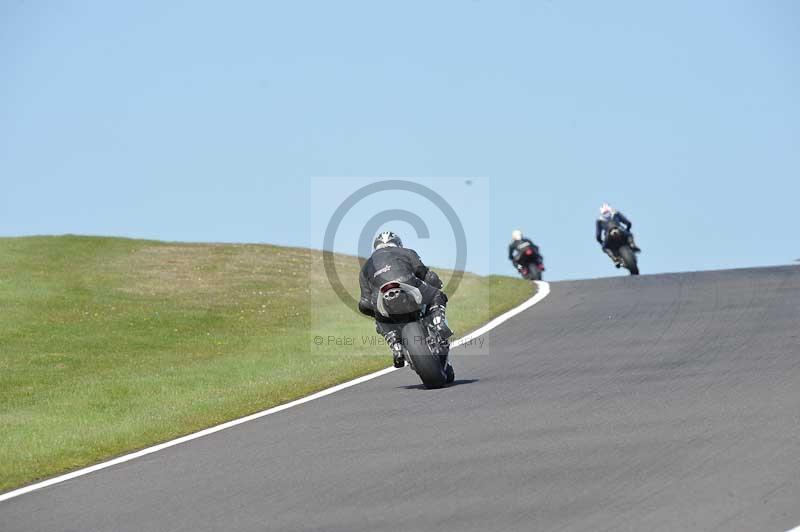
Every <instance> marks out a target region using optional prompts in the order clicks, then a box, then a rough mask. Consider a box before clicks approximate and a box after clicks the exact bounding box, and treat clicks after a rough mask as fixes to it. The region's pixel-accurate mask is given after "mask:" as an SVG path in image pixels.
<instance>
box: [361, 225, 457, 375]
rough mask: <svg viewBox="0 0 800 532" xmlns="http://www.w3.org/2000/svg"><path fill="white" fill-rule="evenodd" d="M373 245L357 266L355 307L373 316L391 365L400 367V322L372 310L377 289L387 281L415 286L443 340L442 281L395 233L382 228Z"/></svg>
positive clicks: (444, 298)
mask: <svg viewBox="0 0 800 532" xmlns="http://www.w3.org/2000/svg"><path fill="white" fill-rule="evenodd" d="M373 247H374V251H373V253H372V256H371V257H370V258H369V259H367V262H366V263H365V264H364V266H363V267H362V268H361V275H360V276H359V284H360V286H361V299H360V301H359V302H358V310H359V311H361V313H362V314H366V315H367V316H372V317H373V318H375V330H376V331H377V332H379V333H380V334H382V335H383V337H384V338H385V339H386V343H387V345H389V347H390V348H391V350H392V359H393V363H394V367H396V368H402V367H403V366H404V365H405V358H404V357H403V346H402V344H401V343H400V341H401V338H400V337H399V334H400V329H401V327H402V323H395V322H393V321H392V320H391V319H389V318H386V317H384V316H382V315H381V314H380V313H379V312H376V309H377V302H378V296H379V295H380V288H381V287H382V286H383V285H385V284H386V283H391V282H399V283H406V284H409V285H411V286H415V287H417V288H418V289H419V291H420V293H421V294H422V302H423V303H424V304H425V305H427V306H428V315H430V316H432V317H433V319H432V323H433V325H434V327H435V328H436V329H437V331H438V332H439V336H440V337H441V338H442V339H443V340H446V339H447V338H449V337H450V336H452V335H453V332H452V331H451V330H450V328H449V327H448V326H447V322H446V321H445V309H446V307H447V296H446V295H445V293H444V292H442V291H441V290H440V289H441V288H442V281H441V280H440V279H439V276H438V275H436V273H434V272H433V271H431V270H429V269H428V267H427V266H425V265H424V264H423V263H422V260H420V258H419V255H417V252H416V251H414V250H413V249H406V248H404V247H403V242H402V241H401V240H400V237H399V236H397V235H396V234H394V233H392V232H391V231H384V232H383V233H381V234H379V235H378V236H377V237H375V242H374V245H373Z"/></svg>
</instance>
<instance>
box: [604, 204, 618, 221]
mask: <svg viewBox="0 0 800 532" xmlns="http://www.w3.org/2000/svg"><path fill="white" fill-rule="evenodd" d="M615 212H616V211H615V210H614V209H613V208H612V207H611V205H609V204H608V203H603V205H601V206H600V218H602V219H603V220H605V221H607V222H610V221H611V218H613V217H614V213H615Z"/></svg>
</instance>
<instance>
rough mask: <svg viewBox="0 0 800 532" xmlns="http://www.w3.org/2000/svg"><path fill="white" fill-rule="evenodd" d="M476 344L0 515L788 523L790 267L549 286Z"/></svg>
mask: <svg viewBox="0 0 800 532" xmlns="http://www.w3.org/2000/svg"><path fill="white" fill-rule="evenodd" d="M483 338H484V340H485V342H484V344H483V345H482V346H481V345H480V344H479V343H476V344H475V345H472V346H470V347H467V348H457V349H456V350H455V352H456V353H457V355H456V356H455V357H454V365H455V368H456V379H457V381H456V383H455V384H454V385H453V386H451V387H448V388H445V389H441V390H425V389H422V388H421V387H420V386H419V385H418V382H419V381H418V379H417V377H416V375H415V374H414V373H413V372H411V371H410V370H402V371H397V372H394V373H391V374H389V375H386V376H383V377H380V378H377V379H374V380H371V381H368V382H366V383H363V384H359V385H357V386H354V387H352V388H348V389H346V390H343V391H341V392H338V393H336V394H333V395H330V396H328V397H325V398H322V399H319V400H316V401H313V402H310V403H306V404H304V405H301V406H298V407H296V408H292V409H289V410H286V411H283V412H280V413H277V414H274V415H270V416H267V417H264V418H261V419H258V420H256V421H252V422H248V423H245V424H243V425H239V426H237V427H234V428H231V429H229V430H225V431H222V432H218V433H215V434H212V435H210V436H207V437H203V438H200V439H197V440H193V441H191V442H188V443H185V444H181V445H177V446H175V447H171V448H168V449H166V450H163V451H160V452H157V453H154V454H150V455H147V456H145V457H143V458H139V459H135V460H132V461H130V462H126V463H124V464H120V465H117V466H113V467H110V468H108V469H104V470H101V471H97V472H94V473H91V474H88V475H86V476H83V477H80V478H76V479H73V480H70V481H67V482H64V483H62V484H58V485H55V486H50V487H47V488H43V489H41V490H38V491H34V492H32V493H28V494H24V495H21V496H19V497H16V498H13V499H11V500H8V501H5V502H2V503H0V530H2V531H3V532H15V531H24V532H35V531H81V532H84V531H114V532H124V531H135V532H148V531H260V532H261V531H272V530H281V531H300V530H303V531H306V530H314V531H327V532H331V531H342V532H344V531H348V532H353V531H361V530H363V531H382V530H386V531H398V530H426V531H473V530H474V531H480V532H486V531H500V530H503V531H505V530H520V531H522V530H525V531H529V530H558V531H576V530H591V531H602V530H615V531H616V530H670V531H672V530H723V529H724V530H726V531H735V530H747V531H751V530H759V531H770V530H772V531H775V532H784V531H786V530H788V529H790V528H792V527H794V526H797V525H800V267H796V266H787V267H776V268H759V269H748V270H728V271H719V272H701V273H686V274H668V275H654V276H641V277H638V278H635V277H618V278H610V279H598V280H589V281H571V282H557V283H551V293H550V295H549V296H548V297H547V298H546V299H545V300H544V301H542V302H540V303H539V304H537V305H536V306H534V307H533V308H531V309H530V310H528V311H526V312H524V313H522V314H520V315H518V316H516V317H514V318H512V319H511V320H509V321H508V322H506V323H505V324H503V325H501V326H499V327H498V328H496V329H494V330H493V331H491V332H489V333H488V334H487V335H486V336H485V337H483ZM386 355H387V361H388V360H389V353H388V352H387V353H386Z"/></svg>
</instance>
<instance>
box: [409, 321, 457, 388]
mask: <svg viewBox="0 0 800 532" xmlns="http://www.w3.org/2000/svg"><path fill="white" fill-rule="evenodd" d="M401 334H402V336H403V346H404V347H405V348H406V351H407V352H408V358H409V362H411V367H413V368H414V371H416V372H417V375H419V378H420V379H422V384H424V385H425V387H426V388H441V387H442V386H444V385H445V383H446V382H447V375H446V374H445V370H444V368H443V367H442V362H441V359H440V358H439V355H434V354H433V353H432V352H431V348H430V346H429V345H428V338H427V336H426V335H425V332H424V330H423V328H422V325H421V324H420V323H418V322H416V321H413V322H411V323H407V324H406V325H404V326H403V330H402V332H401Z"/></svg>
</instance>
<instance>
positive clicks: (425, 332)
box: [377, 282, 455, 388]
mask: <svg viewBox="0 0 800 532" xmlns="http://www.w3.org/2000/svg"><path fill="white" fill-rule="evenodd" d="M377 308H378V312H379V313H380V314H381V315H382V316H383V317H384V318H388V319H391V320H392V321H394V322H395V323H402V324H403V325H402V329H401V332H400V337H401V342H402V345H403V355H404V356H405V359H406V361H407V362H408V364H409V365H410V366H411V369H413V370H414V371H415V372H416V373H417V375H419V378H420V379H421V380H422V384H423V385H424V386H425V387H426V388H441V387H442V386H444V385H445V384H450V383H452V382H453V381H454V380H455V372H454V371H453V366H452V365H451V364H450V360H449V357H450V345H449V343H448V342H447V340H446V339H443V338H441V336H440V335H439V333H438V331H437V330H436V328H435V327H434V326H433V323H432V322H431V317H430V316H429V315H428V313H427V310H428V309H427V307H426V305H424V304H423V303H422V295H421V294H420V291H419V289H418V288H417V287H415V286H413V285H410V284H406V283H401V282H390V283H386V284H384V285H383V286H382V287H381V289H380V295H379V296H378V304H377Z"/></svg>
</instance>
